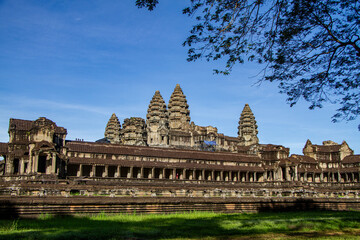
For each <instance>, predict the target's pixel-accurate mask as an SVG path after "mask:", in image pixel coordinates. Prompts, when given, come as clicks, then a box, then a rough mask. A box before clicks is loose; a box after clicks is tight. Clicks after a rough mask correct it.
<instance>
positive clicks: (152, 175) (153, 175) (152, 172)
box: [151, 167, 155, 179]
mask: <svg viewBox="0 0 360 240" xmlns="http://www.w3.org/2000/svg"><path fill="white" fill-rule="evenodd" d="M151 178H153V179H154V178H155V167H153V168H151Z"/></svg>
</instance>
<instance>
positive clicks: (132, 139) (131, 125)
mask: <svg viewBox="0 0 360 240" xmlns="http://www.w3.org/2000/svg"><path fill="white" fill-rule="evenodd" d="M121 133H122V142H123V144H125V145H136V146H145V145H146V128H145V120H144V119H142V118H139V117H131V118H126V119H125V120H124V124H123V129H122V131H121Z"/></svg>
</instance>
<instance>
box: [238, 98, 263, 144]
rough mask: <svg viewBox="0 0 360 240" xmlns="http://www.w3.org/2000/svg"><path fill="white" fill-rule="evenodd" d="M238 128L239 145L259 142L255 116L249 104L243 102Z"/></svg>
mask: <svg viewBox="0 0 360 240" xmlns="http://www.w3.org/2000/svg"><path fill="white" fill-rule="evenodd" d="M238 130H239V131H238V138H239V139H240V143H239V145H240V146H250V145H253V144H258V143H259V139H258V137H257V134H258V130H257V125H256V121H255V117H254V114H253V112H252V111H251V109H250V106H249V104H245V106H244V109H243V111H242V113H241V116H240V121H239V127H238Z"/></svg>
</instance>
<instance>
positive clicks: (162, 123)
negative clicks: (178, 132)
mask: <svg viewBox="0 0 360 240" xmlns="http://www.w3.org/2000/svg"><path fill="white" fill-rule="evenodd" d="M146 131H147V144H148V145H149V146H166V145H168V142H169V140H168V134H169V120H168V112H167V110H166V104H165V101H164V99H163V98H162V96H161V94H160V92H159V91H156V92H155V94H154V96H153V98H152V99H151V101H150V104H149V108H148V111H147V115H146Z"/></svg>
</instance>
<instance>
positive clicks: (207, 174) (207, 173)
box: [67, 164, 266, 182]
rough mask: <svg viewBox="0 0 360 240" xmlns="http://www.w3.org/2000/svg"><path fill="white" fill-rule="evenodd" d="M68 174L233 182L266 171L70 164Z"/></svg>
mask: <svg viewBox="0 0 360 240" xmlns="http://www.w3.org/2000/svg"><path fill="white" fill-rule="evenodd" d="M67 173H68V176H76V177H104V178H140V179H170V180H176V179H179V180H206V181H232V182H262V181H264V179H265V177H266V173H265V172H255V171H236V170H211V169H210V170H207V169H186V168H166V167H165V168H162V167H135V166H113V165H88V164H69V165H68V170H67Z"/></svg>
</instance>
